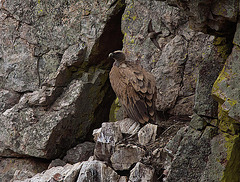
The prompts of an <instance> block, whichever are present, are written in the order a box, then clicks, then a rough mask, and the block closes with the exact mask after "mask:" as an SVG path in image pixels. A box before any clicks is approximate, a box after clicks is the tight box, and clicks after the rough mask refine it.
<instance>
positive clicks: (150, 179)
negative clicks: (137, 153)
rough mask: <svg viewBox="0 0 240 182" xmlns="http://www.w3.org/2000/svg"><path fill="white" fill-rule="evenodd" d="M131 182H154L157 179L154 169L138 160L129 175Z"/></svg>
mask: <svg viewBox="0 0 240 182" xmlns="http://www.w3.org/2000/svg"><path fill="white" fill-rule="evenodd" d="M128 181H129V182H154V181H156V179H155V176H154V169H153V168H152V167H150V166H146V165H144V164H142V163H141V162H138V163H137V164H136V165H135V167H134V168H133V169H132V170H131V172H130V176H129V180H128Z"/></svg>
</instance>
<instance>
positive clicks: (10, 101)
mask: <svg viewBox="0 0 240 182" xmlns="http://www.w3.org/2000/svg"><path fill="white" fill-rule="evenodd" d="M19 99H20V94H18V93H17V92H14V91H10V90H4V89H1V90H0V113H1V112H4V111H5V110H7V109H10V108H11V107H12V106H14V105H15V104H17V103H18V101H19Z"/></svg>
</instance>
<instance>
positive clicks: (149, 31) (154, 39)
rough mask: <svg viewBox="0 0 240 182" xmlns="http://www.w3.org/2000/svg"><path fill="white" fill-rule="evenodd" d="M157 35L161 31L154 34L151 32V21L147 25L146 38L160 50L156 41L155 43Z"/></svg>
mask: <svg viewBox="0 0 240 182" xmlns="http://www.w3.org/2000/svg"><path fill="white" fill-rule="evenodd" d="M159 34H162V31H159V32H155V31H154V30H153V26H152V19H151V20H150V21H149V23H148V36H149V37H150V39H151V41H152V42H153V43H154V45H155V46H156V47H157V48H158V49H160V50H161V48H160V46H159V44H158V41H157V37H158V35H159Z"/></svg>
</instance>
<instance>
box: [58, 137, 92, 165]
mask: <svg viewBox="0 0 240 182" xmlns="http://www.w3.org/2000/svg"><path fill="white" fill-rule="evenodd" d="M94 147H95V143H92V142H84V143H81V144H78V145H77V146H76V147H74V148H72V149H70V150H68V151H67V155H66V156H65V157H64V158H63V160H64V161H65V162H67V163H70V164H74V163H77V162H82V161H87V160H88V159H89V157H90V156H92V155H93V151H94Z"/></svg>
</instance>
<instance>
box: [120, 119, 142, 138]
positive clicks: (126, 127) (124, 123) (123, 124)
mask: <svg viewBox="0 0 240 182" xmlns="http://www.w3.org/2000/svg"><path fill="white" fill-rule="evenodd" d="M116 124H117V125H119V127H120V130H121V132H122V133H123V134H131V135H134V134H136V133H137V132H138V131H139V129H140V124H139V122H136V121H134V120H132V119H130V118H125V119H123V120H120V121H117V122H116Z"/></svg>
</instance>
